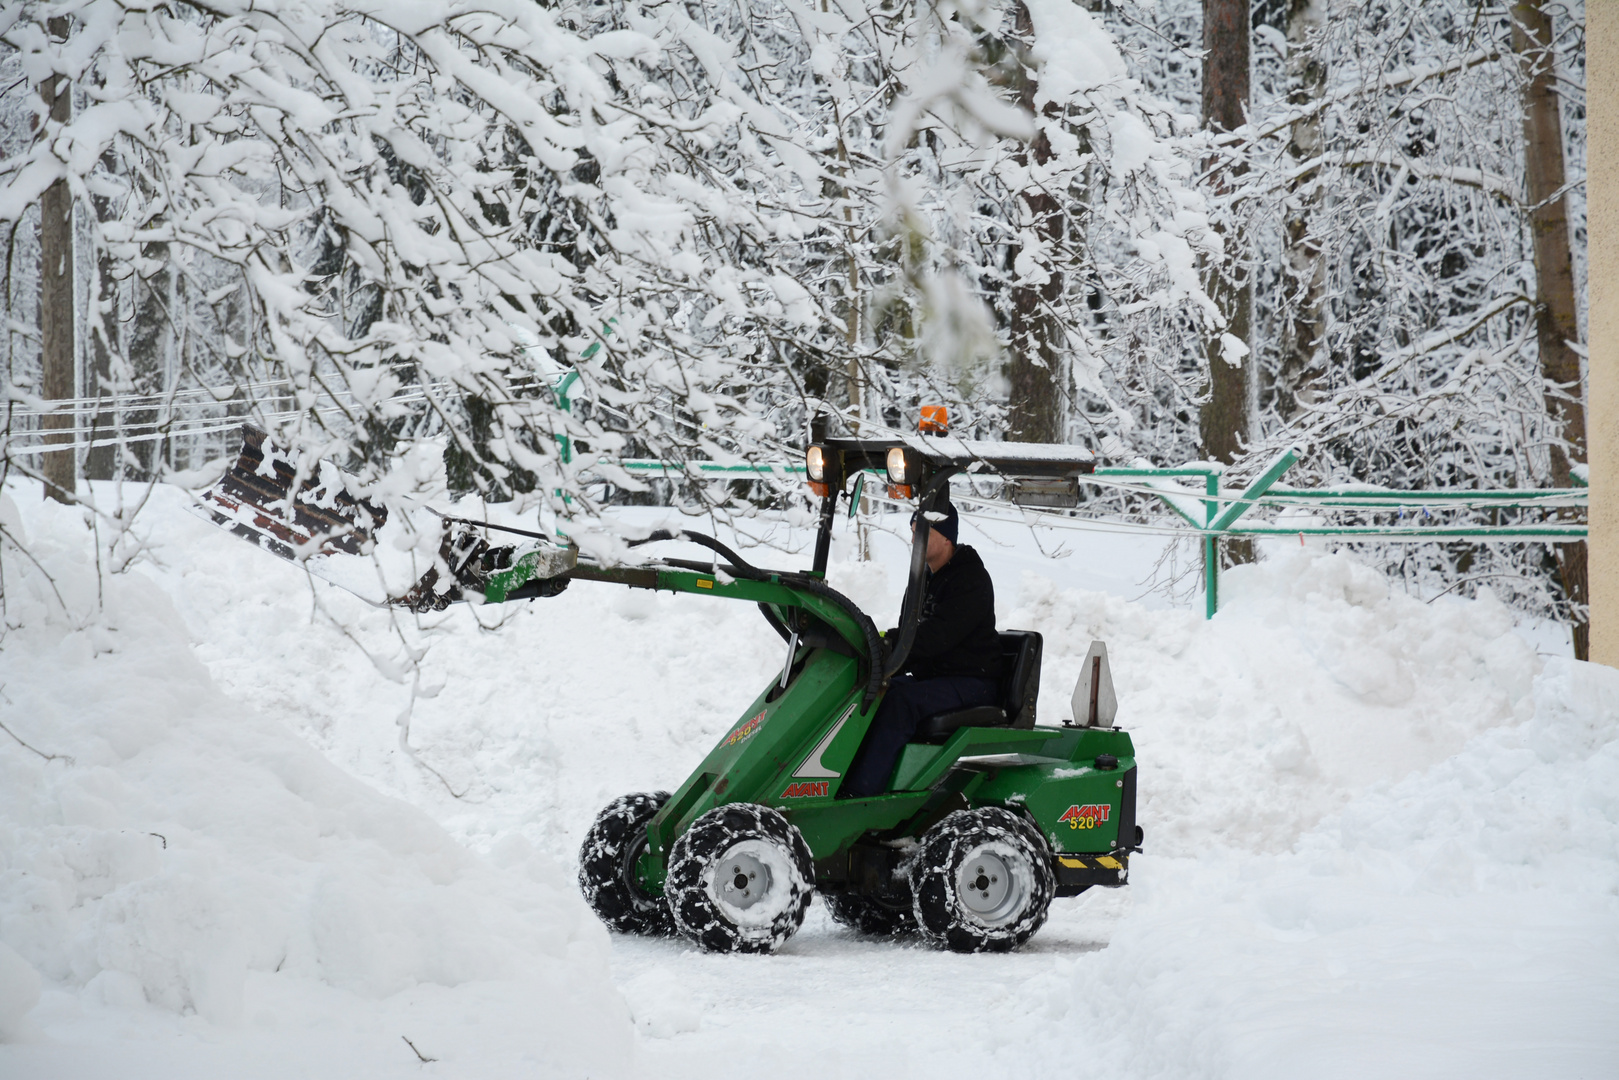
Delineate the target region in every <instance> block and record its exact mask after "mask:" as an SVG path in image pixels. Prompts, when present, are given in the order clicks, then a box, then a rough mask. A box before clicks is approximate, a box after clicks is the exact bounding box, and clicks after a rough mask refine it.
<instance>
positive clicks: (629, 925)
mask: <svg viewBox="0 0 1619 1080" xmlns="http://www.w3.org/2000/svg"><path fill="white" fill-rule="evenodd" d="M668 801H669V793H668V792H667V791H653V792H637V793H636V794H634V795H623V796H620V797H619V798H617V799H614V800H613V801H612V802H610V803H608V804H607V806H606V807H605V808H603V810H602V812H601V813H599V814H597V815H596V821H595V823H594V824H593V825H591V827H590V832H588V833H586V834H585V842H584V844H583V845H582V846H581V847H580V848H579V891H580V892H582V893H584V896H585V903H587V904H589V905H590V909H591V910H592V911H594V912H595V913H596V915H597V917H598V918H600V919H601V921H602V922H604V923H606V924H607V925H608V926H610V927H612V928H613V929H614V930H617V931H619V932H620V933H623V934H655V935H668V934H672V933H674V930H675V922H674V919H673V918H672V917H671V916H670V914H669V905H668V904H666V903H664V900H663V897H661V896H658V895H656V894H654V893H650V892H647V891H646V889H644V888H642V887H641V881H640V875H639V874H637V873H636V863H637V862H638V861H639V860H640V858H641V854H642V852H644V851H646V845H647V835H646V825H647V822H649V821H651V820H652V818H653V815H655V814H656V813H657V812H658V811H659V810H660V809H662V808H663V804H664V803H666V802H668Z"/></svg>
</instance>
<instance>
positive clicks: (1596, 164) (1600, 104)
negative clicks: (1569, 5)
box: [1585, 0, 1619, 667]
mask: <svg viewBox="0 0 1619 1080" xmlns="http://www.w3.org/2000/svg"><path fill="white" fill-rule="evenodd" d="M1585 18H1586V28H1585V50H1586V52H1585V79H1586V125H1587V126H1586V137H1587V139H1588V143H1587V155H1588V159H1589V161H1588V166H1587V171H1586V197H1587V200H1588V203H1587V205H1588V213H1589V215H1590V219H1589V227H1588V235H1589V237H1590V248H1589V250H1590V259H1591V272H1590V331H1589V338H1590V350H1591V359H1590V381H1589V384H1588V397H1587V398H1586V400H1587V402H1588V405H1587V408H1588V409H1589V413H1588V414H1587V430H1588V433H1589V439H1590V462H1591V539H1590V568H1591V659H1592V660H1594V661H1596V662H1597V663H1600V664H1610V665H1612V666H1614V667H1619V2H1614V0H1595V2H1594V3H1588V4H1587V5H1586V6H1585Z"/></svg>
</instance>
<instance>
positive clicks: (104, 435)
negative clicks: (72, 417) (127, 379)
mask: <svg viewBox="0 0 1619 1080" xmlns="http://www.w3.org/2000/svg"><path fill="white" fill-rule="evenodd" d="M101 165H102V167H103V168H104V169H106V170H107V172H108V173H109V174H110V173H113V172H115V171H116V170H117V168H118V159H117V157H116V156H115V155H114V154H113V153H112V151H110V150H109V151H108V152H107V153H105V154H103V155H102V157H101ZM92 202H93V203H94V206H95V211H96V220H97V221H100V222H102V223H103V224H105V223H106V222H109V221H111V220H113V217H114V215H115V213H116V210H115V208H114V206H113V203H112V199H111V198H110V197H108V196H106V195H95V196H93V197H92ZM85 329H86V331H87V333H86V337H87V341H86V344H87V345H88V346H89V348H90V369H89V371H88V373H87V374H88V375H89V378H88V379H87V380H86V382H87V383H88V384H89V385H87V386H86V387H85V395H84V396H85V397H90V398H95V399H96V411H95V415H94V417H93V418H92V419H91V421H90V436H91V441H93V442H94V441H99V440H102V439H108V438H111V437H112V435H113V432H114V430H115V428H116V423H115V418H114V415H113V411H112V407H111V399H112V394H113V385H112V354H113V352H114V351H115V344H114V343H115V342H116V341H117V334H118V282H117V281H116V280H114V278H113V276H112V259H111V258H109V257H108V255H107V252H106V251H104V250H103V251H101V252H99V253H98V254H97V256H96V293H95V297H94V302H93V303H92V304H91V305H90V317H89V319H88V320H87V323H86V327H85ZM117 451H118V448H117V447H116V446H110V445H109V446H92V447H91V448H90V449H88V450H86V451H85V452H84V477H85V479H86V480H111V479H113V474H114V470H115V468H116V467H117V459H118V453H117Z"/></svg>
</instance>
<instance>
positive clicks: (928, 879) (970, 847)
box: [911, 806, 1057, 953]
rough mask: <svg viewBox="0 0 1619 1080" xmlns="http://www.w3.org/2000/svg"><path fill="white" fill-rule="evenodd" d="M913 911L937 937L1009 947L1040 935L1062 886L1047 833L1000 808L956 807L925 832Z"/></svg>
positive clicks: (984, 947) (957, 947)
mask: <svg viewBox="0 0 1619 1080" xmlns="http://www.w3.org/2000/svg"><path fill="white" fill-rule="evenodd" d="M921 848H922V850H921V853H920V854H919V855H918V857H917V859H916V861H915V862H914V863H912V865H911V897H912V912H913V914H914V915H915V916H916V922H917V926H918V928H919V929H920V930H921V931H922V933H923V935H924V936H925V937H926V938H927V939H928V940H929V941H930V942H932V943H933V944H935V945H940V946H943V947H944V948H947V949H949V950H951V951H952V952H963V953H973V952H1006V951H1007V950H1010V949H1015V948H1017V947H1018V946H1019V945H1022V944H1023V943H1024V942H1025V941H1028V940H1029V939H1030V938H1031V937H1033V936H1034V934H1035V931H1037V930H1039V929H1040V927H1041V926H1042V925H1044V924H1045V921H1046V912H1047V911H1048V910H1049V909H1050V907H1051V898H1052V896H1053V895H1055V893H1056V891H1057V881H1056V875H1055V874H1054V873H1053V872H1052V869H1051V858H1050V855H1049V853H1048V851H1047V848H1046V842H1045V838H1044V837H1042V836H1041V835H1040V834H1039V833H1038V832H1037V831H1035V828H1034V826H1033V825H1031V824H1030V823H1029V822H1028V821H1027V820H1026V819H1024V818H1022V817H1019V816H1018V815H1017V814H1014V813H1012V812H1011V811H1009V810H1002V809H1000V808H999V807H993V806H991V807H983V808H981V809H977V810H958V811H956V812H955V813H953V814H951V815H950V816H949V817H947V818H945V819H944V820H943V821H941V822H939V823H938V824H937V825H935V826H934V827H933V828H931V829H929V830H928V831H927V832H926V833H925V834H923V836H922V845H921Z"/></svg>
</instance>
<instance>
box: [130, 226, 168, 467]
mask: <svg viewBox="0 0 1619 1080" xmlns="http://www.w3.org/2000/svg"><path fill="white" fill-rule="evenodd" d="M141 257H142V260H143V261H145V262H147V263H148V264H150V263H153V262H155V263H157V265H158V269H157V270H156V271H155V272H154V273H153V274H151V276H149V277H137V278H136V279H135V283H134V311H133V318H132V319H131V321H130V328H129V366H130V374H131V376H132V378H131V384H132V385H131V389H132V390H133V391H134V392H135V393H136V394H138V395H142V396H143V397H146V398H147V399H148V401H157V400H158V399H159V397H160V396H161V395H162V394H163V392H164V391H165V390H166V389H167V385H166V377H167V375H168V370H169V350H170V349H172V348H173V347H174V339H175V331H174V325H175V320H174V315H175V312H173V311H171V310H170V308H171V305H170V300H171V296H172V293H173V285H174V282H173V280H172V278H173V274H174V269H173V267H171V266H170V265H169V248H168V245H167V244H145V245H143V246H142V248H141ZM158 419H159V410H158V409H157V407H156V406H155V405H152V404H143V405H142V406H141V407H140V408H138V409H130V410H126V411H125V412H124V422H125V423H126V424H127V425H128V426H129V427H131V428H133V429H135V430H136V431H137V432H138V433H139V434H141V435H151V434H155V433H156V426H157V423H158ZM163 442H164V440H162V439H142V440H141V441H139V442H132V443H131V444H130V446H129V450H130V454H129V460H128V461H127V462H126V463H125V470H126V471H127V472H128V473H129V474H130V478H132V479H138V480H147V479H150V478H152V477H154V476H157V475H158V474H159V473H161V472H162V469H163Z"/></svg>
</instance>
